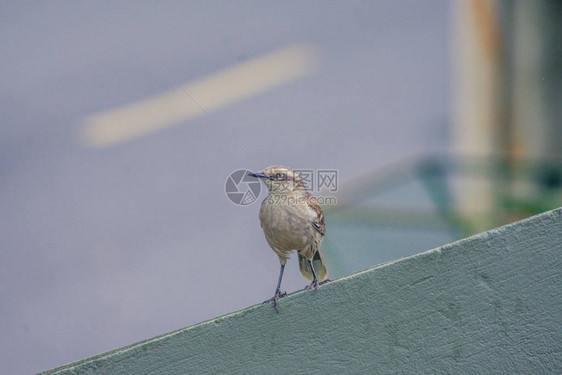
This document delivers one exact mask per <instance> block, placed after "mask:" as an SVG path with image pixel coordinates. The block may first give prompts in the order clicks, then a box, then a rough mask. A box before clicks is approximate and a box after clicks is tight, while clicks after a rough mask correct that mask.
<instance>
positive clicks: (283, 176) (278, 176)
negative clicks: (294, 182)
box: [275, 172, 287, 180]
mask: <svg viewBox="0 0 562 375" xmlns="http://www.w3.org/2000/svg"><path fill="white" fill-rule="evenodd" d="M275 178H276V179H278V180H284V179H286V178H287V175H286V174H285V173H281V172H279V173H277V174H275Z"/></svg>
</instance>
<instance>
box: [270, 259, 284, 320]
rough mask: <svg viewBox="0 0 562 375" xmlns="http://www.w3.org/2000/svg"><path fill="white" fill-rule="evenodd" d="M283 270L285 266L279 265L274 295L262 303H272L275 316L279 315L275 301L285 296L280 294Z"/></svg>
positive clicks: (282, 293)
mask: <svg viewBox="0 0 562 375" xmlns="http://www.w3.org/2000/svg"><path fill="white" fill-rule="evenodd" d="M284 270H285V264H281V271H279V281H277V289H275V294H274V295H273V297H271V298H270V299H268V300H267V301H264V303H269V302H273V308H274V309H275V312H276V313H277V314H279V309H278V308H277V300H278V299H279V298H283V297H285V296H286V295H287V293H286V292H281V280H282V279H283V271H284Z"/></svg>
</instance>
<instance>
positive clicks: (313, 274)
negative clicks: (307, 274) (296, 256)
mask: <svg viewBox="0 0 562 375" xmlns="http://www.w3.org/2000/svg"><path fill="white" fill-rule="evenodd" d="M307 261H308V265H309V266H310V269H311V270H312V276H314V280H313V281H312V283H311V284H310V285H308V286H307V287H305V289H310V288H314V290H318V285H319V284H318V278H317V277H316V271H314V267H312V259H307Z"/></svg>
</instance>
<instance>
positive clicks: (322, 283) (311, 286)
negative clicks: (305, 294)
mask: <svg viewBox="0 0 562 375" xmlns="http://www.w3.org/2000/svg"><path fill="white" fill-rule="evenodd" d="M328 282H330V279H326V280H324V281H321V282H318V280H314V281H313V282H312V283H311V284H310V285H307V286H305V287H304V289H305V290H306V289H312V288H314V290H318V287H319V286H320V285H324V284H326V283H328Z"/></svg>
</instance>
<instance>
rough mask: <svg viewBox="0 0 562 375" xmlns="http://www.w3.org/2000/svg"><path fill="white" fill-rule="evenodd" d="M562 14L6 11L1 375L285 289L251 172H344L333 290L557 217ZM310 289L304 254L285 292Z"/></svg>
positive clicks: (425, 8)
mask: <svg viewBox="0 0 562 375" xmlns="http://www.w3.org/2000/svg"><path fill="white" fill-rule="evenodd" d="M560 19H562V4H561V3H559V2H554V1H533V2H531V1H484V0H466V1H457V2H449V1H445V0H443V1H437V0H435V1H430V2H418V1H413V0H412V1H400V2H395V1H352V2H323V1H322V2H305V3H301V2H282V3H280V2H268V3H264V2H258V1H246V2H238V3H234V2H227V1H223V2H221V1H216V2H199V3H196V2H172V1H170V2H136V1H117V2H89V3H88V2H70V1H51V2H20V1H5V2H3V3H2V4H1V5H0V28H1V30H2V31H1V35H2V38H1V39H0V46H1V48H2V54H1V56H0V61H1V66H2V69H1V70H0V77H1V82H2V89H1V90H0V95H1V100H2V103H3V105H2V106H1V109H0V116H1V117H0V118H1V137H0V179H1V184H0V248H1V262H0V279H1V283H0V309H1V316H2V319H1V320H0V329H1V334H2V340H1V341H0V373H3V374H19V373H32V372H37V371H41V370H47V369H50V368H53V367H56V366H59V365H62V364H65V363H68V362H71V361H74V360H78V359H82V358H85V357H87V356H91V355H95V354H98V353H101V352H103V351H107V350H110V349H114V348H117V347H120V346H124V345H127V344H131V343H134V342H136V341H139V340H142V339H146V338H149V337H152V336H155V335H158V334H162V333H165V332H168V331H171V330H174V329H178V328H182V327H185V326H188V325H192V324H195V323H198V322H201V321H204V320H206V319H211V318H213V317H216V316H219V315H222V314H226V313H229V312H232V311H235V310H238V309H241V308H244V307H247V306H251V305H254V304H257V303H261V302H262V301H264V300H265V299H267V298H269V297H271V296H272V294H273V291H274V288H275V284H276V281H277V273H278V267H279V263H278V260H277V257H276V256H275V255H274V253H273V252H272V251H271V250H270V249H269V246H268V245H267V243H266V242H265V239H264V237H263V233H262V230H261V228H260V226H259V221H258V211H259V204H260V202H261V200H262V199H263V198H264V197H265V191H264V190H265V189H263V188H262V189H261V196H260V197H258V199H257V201H256V202H255V203H253V204H247V205H237V204H234V203H232V202H231V200H230V199H229V197H228V196H227V195H226V193H225V184H226V181H227V179H228V177H229V175H231V173H232V172H234V171H236V170H240V169H249V170H261V169H263V168H264V167H266V166H268V165H271V164H286V165H290V166H292V167H293V168H295V169H313V170H319V169H328V170H336V171H337V182H338V185H337V191H335V192H325V191H324V192H322V191H320V192H318V194H319V195H321V194H324V193H326V194H328V195H334V196H336V198H337V205H332V204H330V205H326V206H324V211H325V214H326V222H327V228H328V235H327V236H326V239H325V241H324V244H323V253H324V256H325V258H326V262H327V264H328V267H329V270H330V273H331V278H332V279H335V278H338V277H342V276H345V275H347V274H350V273H353V272H356V271H360V270H364V269H366V268H369V267H371V266H374V265H377V264H380V263H383V262H387V261H391V260H394V259H397V258H400V257H403V256H407V255H410V254H413V253H417V252H420V251H424V250H428V249H431V248H433V247H436V246H439V245H442V244H445V243H448V242H451V241H453V240H456V239H460V238H463V237H466V236H468V235H471V234H474V233H477V232H480V231H483V230H486V229H489V228H493V227H496V226H499V225H502V224H505V223H509V222H512V221H515V220H518V219H521V218H524V217H527V216H529V215H532V214H535V213H538V212H542V211H545V210H547V209H550V208H554V207H557V206H559V205H560V204H561V202H562V193H561V185H562V171H561V169H562V168H561V156H562V155H561V153H562V151H561V150H562V147H561V146H562V127H561V124H562V118H561V116H562V111H561V110H560V108H562V69H560V67H561V66H562V65H561V62H562V61H561V60H562V44H561V43H560V40H562V31H561V28H562V25H561V23H560V22H559V20H560ZM237 186H238V187H239V188H240V189H241V191H244V189H247V188H248V186H247V184H246V183H245V182H243V181H242V182H240V184H239V185H237ZM306 284H307V281H306V280H304V279H303V278H302V276H301V275H300V273H299V271H298V266H297V264H296V261H295V259H292V260H291V261H290V262H289V265H288V267H287V269H286V273H285V278H284V282H283V288H284V289H285V290H287V291H288V292H293V291H296V290H299V289H301V288H303V287H304V286H305V285H306ZM281 309H282V302H281ZM272 310H273V309H272Z"/></svg>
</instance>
